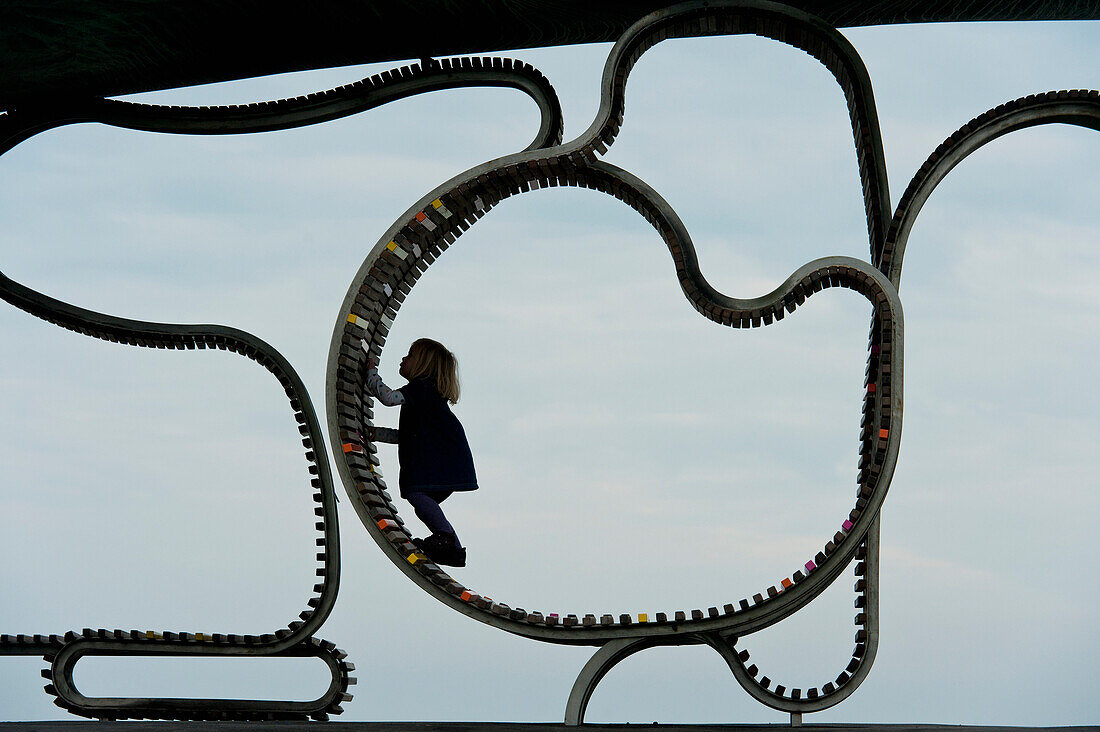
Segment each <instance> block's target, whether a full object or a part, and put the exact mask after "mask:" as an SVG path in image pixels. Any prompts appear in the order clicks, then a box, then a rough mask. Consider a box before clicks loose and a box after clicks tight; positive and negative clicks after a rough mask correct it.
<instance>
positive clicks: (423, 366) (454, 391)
mask: <svg viewBox="0 0 1100 732" xmlns="http://www.w3.org/2000/svg"><path fill="white" fill-rule="evenodd" d="M408 369H409V379H410V380H412V379H418V378H421V377H427V378H429V379H431V380H432V382H433V383H434V384H435V388H436V389H437V390H438V391H439V394H440V395H441V396H442V397H443V398H444V399H446V400H447V401H449V402H450V403H451V404H458V395H459V391H460V390H459V386H458V360H457V359H456V358H455V355H454V354H453V353H451V352H450V351H448V350H447V348H446V347H445V346H444V345H443V344H442V343H440V342H439V341H433V340H432V339H431V338H420V339H418V340H415V341H413V344H412V345H411V346H409V365H408Z"/></svg>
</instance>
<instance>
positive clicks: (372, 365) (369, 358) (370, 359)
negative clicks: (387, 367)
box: [367, 356, 378, 371]
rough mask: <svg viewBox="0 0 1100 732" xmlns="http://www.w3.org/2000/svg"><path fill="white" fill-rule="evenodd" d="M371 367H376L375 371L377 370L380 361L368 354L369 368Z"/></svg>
mask: <svg viewBox="0 0 1100 732" xmlns="http://www.w3.org/2000/svg"><path fill="white" fill-rule="evenodd" d="M370 369H374V370H375V371H377V370H378V362H377V361H376V360H374V359H373V358H371V357H370V356H367V370H370Z"/></svg>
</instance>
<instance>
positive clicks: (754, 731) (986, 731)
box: [0, 720, 1100, 732]
mask: <svg viewBox="0 0 1100 732" xmlns="http://www.w3.org/2000/svg"><path fill="white" fill-rule="evenodd" d="M576 729H577V728H576V727H566V726H565V725H563V724H560V723H544V724H535V723H527V722H93V721H86V722H85V721H70V720H66V721H64V722H0V732H54V730H58V731H60V732H81V731H82V730H87V731H88V732H92V731H93V730H94V731H95V732H177V731H180V732H257V731H258V730H273V731H274V732H306V731H307V730H309V731H310V732H316V731H317V730H324V731H325V732H477V731H479V730H486V732H549V731H550V730H576ZM641 729H656V730H662V732H703V731H704V730H730V731H736V732H780V731H781V730H789V729H791V727H790V726H789V725H785V724H782V725H780V724H771V725H749V724H719V725H699V724H651V725H650V724H586V725H584V726H583V730H584V732H612V731H613V730H614V731H615V732H624V731H626V730H641ZM800 729H802V730H806V732H827V731H830V730H835V731H836V732H901V731H902V730H904V731H905V732H971V731H972V730H973V731H974V732H1019V731H1020V730H1050V731H1051V732H1062V731H1065V732H1085V731H1086V730H1097V731H1098V732H1100V726H1096V725H1088V726H1078V727H977V726H967V725H949V724H804V725H803V726H802V727H801V728H800Z"/></svg>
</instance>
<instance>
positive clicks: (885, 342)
mask: <svg viewBox="0 0 1100 732" xmlns="http://www.w3.org/2000/svg"><path fill="white" fill-rule="evenodd" d="M735 32H754V33H760V34H763V35H768V36H770V37H780V38H786V39H789V40H790V41H792V42H793V43H794V44H795V45H799V44H801V45H800V47H805V48H809V49H812V50H811V53H816V54H817V55H820V56H822V57H824V58H828V59H830V61H829V63H831V64H832V67H834V68H840V69H845V71H844V73H843V74H840V75H839V76H843V77H844V78H846V79H848V80H849V81H848V83H847V86H845V87H844V88H845V91H846V95H847V96H848V97H849V101H850V103H849V109H850V111H851V114H852V116H853V127H854V128H855V129H856V130H857V132H856V140H857V146H858V150H859V159H860V161H861V170H862V177H863V179H864V190H865V192H867V193H868V199H869V200H870V202H869V204H868V209H869V211H871V212H872V217H874V218H876V219H882V218H884V214H882V213H880V212H883V211H885V210H888V209H886V208H884V207H883V206H881V205H879V203H877V202H876V201H878V200H880V198H881V197H880V196H879V195H878V193H879V192H880V191H881V192H882V193H883V194H885V178H884V176H883V177H882V178H874V176H873V175H872V174H871V172H870V171H874V170H881V171H884V169H885V166H884V165H882V164H881V160H882V155H881V145H880V144H879V143H878V140H877V134H869V133H868V134H863V132H862V130H867V129H877V128H875V127H874V124H873V123H871V122H867V121H866V120H865V119H864V115H865V113H866V112H867V111H868V110H869V111H870V112H871V114H870V115H867V116H868V118H869V119H874V115H873V101H872V100H871V99H870V95H869V85H868V86H867V88H866V92H867V93H866V94H864V93H863V92H864V88H863V86H861V85H860V84H857V83H854V82H852V81H851V79H852V78H853V77H856V76H858V74H853V73H851V69H852V66H851V65H845V64H851V57H850V56H848V55H846V51H845V50H844V47H843V46H842V45H841V44H838V42H837V41H836V40H835V39H836V38H837V37H838V36H839V34H837V33H836V31H835V30H833V29H831V28H828V27H826V26H824V24H821V23H820V22H819V21H814V20H813V19H812V18H810V16H806V15H805V14H801V13H798V12H797V11H792V10H790V9H788V8H784V7H782V6H778V5H774V4H771V3H763V2H760V3H756V2H754V3H748V2H746V3H739V4H734V3H725V4H717V5H704V4H702V3H691V4H686V5H684V6H680V7H678V8H677V9H674V10H672V11H668V12H663V13H658V14H655V15H654V16H649V17H647V18H646V19H644V20H643V21H640V22H639V24H638V25H637V26H635V28H634V29H632V30H631V32H629V33H628V34H627V36H625V37H624V39H623V40H620V41H619V42H618V43H617V44H616V47H615V49H614V50H613V51H612V54H611V57H610V58H609V61H608V64H607V66H606V67H605V73H604V90H603V91H604V94H603V101H602V104H601V112H600V116H599V117H598V118H597V120H596V122H594V123H593V125H592V126H591V127H590V128H589V131H588V132H587V133H586V134H585V135H583V136H582V137H581V138H579V139H578V140H576V141H574V142H572V143H569V144H566V145H562V146H559V147H557V148H553V149H550V150H546V151H534V152H529V153H526V154H517V155H512V156H507V157H505V158H500V159H498V160H495V161H491V162H489V163H486V164H484V165H482V166H479V167H477V168H474V169H472V170H470V171H467V172H466V173H463V174H461V175H459V176H456V177H455V178H453V179H451V180H450V181H448V182H447V183H445V184H443V185H441V186H439V187H438V188H436V189H435V190H433V191H432V192H431V193H429V194H427V195H426V196H424V197H423V198H422V199H421V200H420V201H418V202H417V203H416V204H415V205H414V206H413V207H411V208H410V209H409V210H408V211H407V212H406V213H405V215H404V216H403V217H402V218H401V219H400V220H399V221H397V222H396V223H395V224H394V225H393V226H391V227H390V229H389V230H388V231H387V232H386V234H385V235H384V236H383V237H382V238H381V240H380V241H379V242H378V244H377V245H376V246H375V247H374V249H373V250H372V251H371V253H370V254H369V255H368V257H367V258H366V260H365V262H364V263H363V265H362V267H361V268H360V270H359V272H358V273H357V274H356V276H355V278H354V280H353V283H352V285H351V287H350V289H349V292H348V295H347V296H346V298H345V300H344V303H343V305H342V308H341V311H340V315H339V317H338V320H337V324H336V327H335V329H334V334H333V341H332V345H331V348H330V352H329V370H328V379H327V386H326V404H327V408H328V417H329V430H330V437H331V439H332V443H333V445H332V449H333V451H334V453H335V457H336V462H337V466H338V469H339V471H340V475H341V478H342V480H343V481H344V485H345V489H346V490H347V491H348V494H349V496H350V497H351V500H352V504H353V506H354V507H355V508H356V511H357V513H359V515H360V518H361V519H362V520H363V522H364V525H365V526H366V527H367V529H368V531H370V533H371V535H372V537H373V538H374V539H375V541H376V542H377V543H378V544H379V546H380V547H381V548H382V550H383V552H384V553H385V554H386V555H387V556H388V557H389V558H390V559H391V561H393V562H394V564H395V565H396V566H398V567H399V568H400V569H401V570H402V571H403V572H404V573H405V574H406V575H407V576H409V577H410V578H411V579H412V580H413V581H414V582H416V584H418V585H419V586H420V587H421V588H422V589H424V590H425V591H426V592H428V593H429V594H431V595H432V596H433V597H435V598H436V599H438V600H440V601H441V602H443V603H444V604H446V605H448V606H450V607H452V608H453V609H455V610H457V611H459V612H461V613H463V614H465V615H468V616H470V617H473V618H475V619H477V620H479V621H481V622H484V623H487V624H490V625H493V626H495V627H498V628H501V629H503V630H507V631H509V632H512V633H516V634H518V635H523V636H525V637H530V638H536V639H539V640H543V641H548V642H555V643H567V644H582V645H603V644H608V645H610V644H611V643H612V642H616V643H618V642H620V641H622V642H627V641H630V640H644V641H645V642H646V643H649V644H654V645H655V644H659V643H661V642H664V641H670V642H676V643H698V642H707V641H706V640H705V639H706V638H709V637H711V636H714V637H722V638H725V637H728V636H730V635H734V634H743V633H747V632H751V631H754V630H759V629H761V628H763V627H767V626H768V625H771V624H773V623H775V622H778V621H779V620H781V619H782V618H784V617H786V616H787V615H789V614H790V613H791V612H794V611H795V610H797V609H798V608H799V607H802V606H803V605H804V604H806V603H807V602H809V601H810V600H812V599H813V597H815V596H816V595H817V594H819V593H820V592H821V591H823V590H824V588H825V587H827V586H828V584H829V583H831V582H832V580H833V579H835V578H836V576H837V575H839V573H840V572H841V571H842V570H843V568H844V567H845V566H847V564H848V563H849V562H850V561H851V559H852V558H853V557H854V556H855V555H856V554H857V552H859V550H860V546H862V545H863V543H864V537H865V536H867V535H868V532H869V530H870V528H871V526H872V523H873V522H875V521H877V511H878V508H879V506H881V503H882V500H883V498H884V497H885V492H886V488H887V486H888V484H889V479H890V476H891V474H892V471H893V466H894V463H895V462H896V457H897V451H898V446H899V439H900V425H901V378H900V376H901V374H900V370H901V369H900V367H901V350H902V340H901V304H900V301H899V300H898V299H897V295H896V292H895V290H894V288H893V286H892V285H891V284H890V283H889V281H888V280H887V279H886V278H885V276H884V275H882V274H881V273H880V272H878V270H877V269H875V268H874V267H872V266H871V265H870V264H868V263H867V262H862V261H859V260H854V259H850V258H845V257H832V258H826V259H823V260H817V261H815V262H811V263H809V264H807V265H805V266H804V267H802V268H800V269H799V270H797V271H796V272H795V273H794V274H793V275H792V276H791V277H790V278H788V280H787V281H786V282H784V283H783V284H782V285H781V286H780V287H779V288H777V289H776V290H775V291H773V292H772V293H770V294H768V295H765V296H763V297H760V298H754V299H750V300H740V299H735V298H731V297H728V296H726V295H723V294H721V293H719V292H717V291H715V290H714V289H713V288H712V287H711V286H710V285H709V283H707V282H706V280H705V278H704V277H703V276H702V274H701V273H700V271H699V268H698V263H697V260H696V257H695V252H694V248H693V247H692V245H691V240H690V236H689V235H688V233H687V231H686V229H685V227H684V226H683V224H682V222H681V221H680V219H679V217H678V216H677V215H676V214H675V212H674V211H673V210H672V209H671V207H669V206H668V204H667V203H666V202H665V201H664V200H663V199H662V198H661V197H660V196H659V195H658V194H657V193H656V192H655V191H653V190H652V189H651V188H650V187H649V186H648V185H646V184H645V183H644V182H642V181H640V180H639V179H637V178H636V177H634V176H632V175H631V174H629V173H627V172H626V171H623V170H621V169H619V168H616V167H615V166H612V165H609V164H607V163H604V162H602V161H600V160H598V159H597V158H598V156H599V155H600V154H602V153H603V152H605V151H606V147H607V144H608V143H609V142H610V141H612V140H613V137H614V135H615V134H616V133H617V130H618V127H619V125H620V124H621V121H622V88H623V86H624V85H625V79H626V70H625V69H624V68H623V66H624V65H626V64H633V62H634V61H635V60H636V59H637V57H638V56H639V55H640V54H641V52H643V51H644V50H645V49H646V48H648V47H650V46H652V45H653V43H656V42H657V41H659V40H661V39H663V38H666V37H673V36H676V35H680V36H696V35H716V34H719V33H725V34H728V33H735ZM845 43H846V42H845ZM838 46H841V47H840V48H839V49H838ZM847 48H848V49H850V46H847ZM624 49H631V50H630V51H629V53H627V52H626V51H625V50H624ZM851 53H852V54H854V52H851ZM624 59H625V60H624ZM840 59H844V60H845V63H841V62H840ZM854 68H856V69H858V70H862V65H861V64H860V63H859V62H858V57H856V58H855V63H854ZM834 73H836V72H834ZM839 76H838V78H839ZM862 78H864V79H865V78H866V73H865V71H864V72H862ZM842 86H844V85H843V84H842ZM853 100H854V101H853ZM869 181H873V182H869ZM878 181H881V183H880V182H878ZM562 185H568V186H580V187H588V188H592V189H594V190H599V191H601V192H604V193H607V194H609V195H613V196H615V197H616V198H619V199H620V200H622V201H624V202H625V203H627V205H629V206H631V207H632V208H634V209H635V210H637V211H638V212H639V213H641V214H642V215H643V216H644V217H645V218H646V219H647V220H648V221H649V222H650V223H651V225H653V227H654V228H655V229H656V230H657V232H658V233H659V234H660V235H661V237H662V239H663V240H664V241H665V243H666V245H667V246H668V247H669V251H670V253H671V254H672V257H673V261H674V263H675V268H676V272H677V276H678V279H679V281H680V284H681V287H682V289H683V290H684V293H685V295H686V296H687V297H688V299H689V301H690V302H691V303H692V305H693V306H694V307H695V308H696V309H697V310H698V311H699V312H700V313H702V314H703V315H705V316H706V317H708V318H710V319H712V320H714V321H716V322H719V323H722V324H725V325H730V326H733V327H756V326H760V325H766V324H770V323H772V322H774V321H775V320H779V319H782V318H783V317H785V316H786V315H787V314H788V313H791V312H793V311H794V310H795V309H796V308H797V306H798V305H800V304H801V303H802V302H804V301H805V299H806V298H807V297H810V296H812V295H813V294H814V293H815V292H818V291H820V290H821V289H825V288H827V287H834V286H844V287H849V288H852V289H855V290H857V291H859V292H861V293H863V294H864V295H865V296H866V297H868V299H869V300H870V302H871V303H872V304H873V305H874V306H875V313H876V325H877V331H876V332H877V334H878V335H877V337H876V340H875V341H874V343H873V344H872V348H871V351H872V353H871V362H872V364H873V368H874V371H873V373H875V374H881V376H880V378H879V379H878V381H877V382H874V383H869V385H868V386H869V388H868V393H867V397H866V402H865V405H866V406H865V418H864V430H863V431H864V435H863V442H864V444H865V445H867V446H868V448H867V449H866V450H865V451H864V456H863V460H862V463H863V464H862V465H861V469H862V474H861V485H860V496H859V498H858V499H857V504H856V507H855V508H854V509H853V510H852V512H851V514H850V516H849V517H848V518H847V519H845V520H844V521H843V525H842V526H841V530H840V531H838V532H837V534H836V535H835V536H834V537H833V538H832V540H830V541H829V542H828V543H827V544H826V545H825V547H824V549H823V551H822V552H819V553H818V554H817V555H816V556H815V557H814V558H813V559H812V560H811V561H810V562H807V564H806V566H805V567H804V568H800V569H799V570H797V571H796V572H793V573H792V574H791V575H790V576H789V577H787V578H785V579H784V581H783V582H781V583H778V584H777V585H776V586H772V587H770V588H768V589H767V590H766V591H765V592H766V597H765V592H761V593H757V594H756V595H755V596H754V597H753V598H752V600H749V599H747V598H746V599H742V600H740V601H738V602H737V603H736V604H734V603H728V604H725V605H723V606H722V607H721V609H719V607H717V606H714V607H710V608H707V609H706V610H705V611H704V610H701V609H696V610H692V611H690V612H689V611H678V612H675V613H671V614H669V613H656V614H653V615H650V614H648V613H647V614H641V615H627V614H619V615H614V614H603V615H601V616H599V617H597V616H596V615H594V614H587V615H583V616H578V615H572V614H566V613H547V614H544V613H542V612H528V611H527V610H524V609H521V608H513V607H511V606H509V605H507V604H505V603H503V602H498V601H495V600H492V599H491V598H489V597H486V596H484V595H482V594H479V593H477V592H475V591H473V590H471V589H468V588H466V587H464V586H463V585H462V584H461V583H459V582H457V581H455V580H454V579H453V578H452V577H450V575H448V574H447V573H446V572H445V571H444V570H443V569H441V568H440V567H438V566H437V565H435V564H434V563H432V562H431V561H430V560H429V559H428V558H427V557H426V556H425V555H423V554H421V553H419V551H418V550H417V549H416V547H415V546H414V545H413V544H412V543H411V536H410V535H409V534H408V532H406V531H405V529H404V523H403V521H402V520H401V518H400V517H399V515H398V512H397V510H396V507H395V506H394V504H393V501H392V497H391V496H390V495H389V493H388V492H387V489H386V484H385V481H384V479H383V478H382V477H381V473H380V470H379V461H378V458H377V450H376V447H375V446H374V445H373V444H372V443H370V442H369V441H367V440H366V439H365V438H364V435H365V434H366V433H367V429H366V428H367V427H369V426H370V425H371V422H372V420H373V416H374V415H373V409H372V405H371V403H370V401H369V399H365V398H364V396H363V377H364V367H365V363H366V360H367V358H368V356H369V357H371V358H374V359H378V358H379V357H380V355H381V352H382V347H383V346H384V344H385V340H386V337H387V335H388V332H389V327H390V326H391V325H392V323H393V319H394V318H395V317H396V315H397V312H398V310H399V308H400V306H401V304H402V302H403V301H404V299H405V297H406V296H407V295H408V294H409V293H410V292H411V289H412V287H413V286H414V285H415V283H416V281H417V280H418V279H419V277H420V275H421V274H422V273H423V272H424V271H426V269H427V268H428V266H430V264H431V263H432V262H433V261H434V260H435V259H436V258H437V257H439V256H440V255H441V254H442V253H443V251H445V250H446V249H447V247H449V246H450V245H451V244H453V243H454V241H455V240H456V239H457V237H458V236H460V235H461V234H462V233H463V232H464V231H465V230H466V229H468V228H469V227H470V226H471V225H473V223H474V222H476V221H477V219H479V218H480V217H482V216H484V215H485V214H486V213H487V212H488V211H489V210H491V209H492V208H493V207H494V206H495V205H497V204H498V203H500V202H501V201H503V200H504V199H505V198H508V197H510V196H513V195H517V194H520V193H524V192H529V191H532V190H537V189H539V188H544V187H549V186H562ZM884 230H885V225H884V223H879V224H877V226H876V227H872V231H873V232H884ZM881 237H882V233H873V234H872V245H875V244H876V243H877V242H879V241H881ZM891 364H893V372H892V373H891Z"/></svg>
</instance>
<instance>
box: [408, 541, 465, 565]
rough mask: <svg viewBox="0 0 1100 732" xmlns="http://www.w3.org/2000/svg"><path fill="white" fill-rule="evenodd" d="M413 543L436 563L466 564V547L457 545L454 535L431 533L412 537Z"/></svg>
mask: <svg viewBox="0 0 1100 732" xmlns="http://www.w3.org/2000/svg"><path fill="white" fill-rule="evenodd" d="M413 543H415V544H416V545H417V546H418V547H420V548H421V549H422V550H423V551H424V553H426V554H427V555H428V556H429V557H430V558H431V560H432V561H433V562H435V563H436V564H442V565H444V566H447V567H465V566H466V548H465V547H461V546H458V542H457V541H456V540H455V537H454V536H451V535H449V534H432V535H431V536H429V537H427V538H425V539H419V540H417V539H413Z"/></svg>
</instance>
